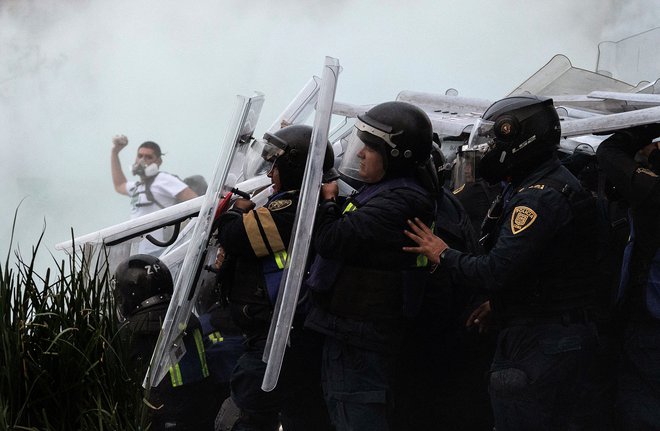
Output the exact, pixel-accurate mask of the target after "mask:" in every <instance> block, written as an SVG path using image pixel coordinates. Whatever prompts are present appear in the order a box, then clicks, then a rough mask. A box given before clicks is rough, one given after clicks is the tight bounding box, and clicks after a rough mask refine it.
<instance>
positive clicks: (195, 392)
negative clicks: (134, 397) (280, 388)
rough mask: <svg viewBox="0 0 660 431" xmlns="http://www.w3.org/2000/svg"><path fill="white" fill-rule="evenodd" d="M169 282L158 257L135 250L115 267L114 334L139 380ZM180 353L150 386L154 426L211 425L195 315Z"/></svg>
mask: <svg viewBox="0 0 660 431" xmlns="http://www.w3.org/2000/svg"><path fill="white" fill-rule="evenodd" d="M173 288H174V284H173V282H172V275H171V274H170V271H169V269H168V268H167V266H166V265H165V264H164V263H163V262H161V261H160V260H159V259H157V258H155V257H153V256H150V255H146V254H137V255H133V256H131V257H129V258H128V259H127V260H125V261H123V262H121V263H120V264H119V265H118V266H117V269H116V272H115V289H116V291H115V295H116V297H117V302H118V309H117V313H118V316H119V318H120V320H121V322H122V325H121V327H120V329H119V337H120V339H121V340H122V343H123V345H124V346H125V348H126V354H127V358H126V359H127V360H128V362H127V363H128V367H127V368H128V370H129V373H131V377H132V378H133V380H134V381H136V382H137V383H138V384H141V383H142V380H143V379H144V376H145V373H146V372H147V368H148V366H149V360H150V359H151V356H152V354H153V350H154V347H155V345H156V342H157V340H158V335H159V333H160V330H161V326H162V323H163V320H164V319H165V314H166V313H167V308H168V306H169V302H170V298H171V297H172V292H173ZM183 340H184V344H185V347H186V352H187V353H186V354H185V355H184V356H183V357H182V358H181V360H180V361H179V363H178V364H175V365H173V366H172V367H171V369H170V371H169V374H168V376H166V377H165V378H164V379H163V380H162V381H161V382H160V383H159V384H158V386H156V387H154V388H152V389H151V393H150V394H149V398H148V400H149V404H150V406H153V408H151V407H150V410H149V415H148V416H149V419H150V421H151V428H150V429H154V430H165V429H168V430H193V429H194V430H212V429H213V420H214V418H215V412H216V411H217V406H218V405H219V401H220V400H219V399H218V397H217V396H216V394H215V386H214V385H213V383H212V382H211V380H210V378H209V370H208V367H207V363H206V355H205V351H204V343H203V340H202V334H201V328H200V324H199V321H198V320H197V318H195V316H191V318H190V321H189V324H188V329H187V331H186V334H185V336H184V339H183Z"/></svg>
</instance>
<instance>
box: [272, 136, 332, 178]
mask: <svg viewBox="0 0 660 431" xmlns="http://www.w3.org/2000/svg"><path fill="white" fill-rule="evenodd" d="M311 140H312V128H311V127H310V126H306V125H292V126H286V127H283V128H282V129H280V130H278V131H277V132H275V133H269V132H266V133H265V134H264V141H265V142H264V147H263V151H262V157H263V158H264V159H265V160H266V161H269V162H273V164H274V166H276V167H277V169H278V171H279V175H280V181H281V182H282V190H297V189H299V188H300V186H301V185H302V179H303V174H304V173H305V164H306V162H307V154H308V152H309V146H310V143H311ZM334 163H335V155H334V151H333V150H332V146H331V145H330V143H329V142H328V143H327V145H326V149H325V158H324V159H323V182H329V181H333V180H336V179H337V178H338V177H339V175H338V173H337V171H336V170H335V169H334Z"/></svg>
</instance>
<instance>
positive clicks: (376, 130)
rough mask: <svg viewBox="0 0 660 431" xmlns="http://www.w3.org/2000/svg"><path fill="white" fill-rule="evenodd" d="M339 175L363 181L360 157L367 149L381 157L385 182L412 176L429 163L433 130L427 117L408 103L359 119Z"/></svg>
mask: <svg viewBox="0 0 660 431" xmlns="http://www.w3.org/2000/svg"><path fill="white" fill-rule="evenodd" d="M355 129H356V130H355V132H354V135H353V136H352V140H351V141H350V142H349V144H348V147H347V149H346V152H345V154H344V159H343V160H342V165H341V166H340V171H341V172H342V173H343V174H345V175H347V176H349V177H351V178H355V179H358V180H359V179H360V178H359V175H358V174H357V173H358V172H359V168H358V166H359V160H358V159H357V154H358V153H359V151H360V150H361V149H362V147H363V146H364V145H367V146H369V147H371V148H373V149H375V150H376V151H378V152H379V153H380V155H381V156H382V158H383V167H384V168H385V178H393V177H401V176H407V175H413V174H414V172H415V169H416V168H418V167H419V166H420V165H424V164H425V163H426V162H427V161H428V160H429V155H430V153H431V144H432V142H433V127H432V125H431V120H430V119H429V117H428V115H426V113H425V112H424V111H423V110H422V109H420V108H418V107H417V106H415V105H412V104H410V103H406V102H398V101H397V102H385V103H381V104H379V105H376V106H374V107H373V108H371V109H370V110H368V111H367V112H366V113H364V114H362V115H358V118H357V121H356V122H355Z"/></svg>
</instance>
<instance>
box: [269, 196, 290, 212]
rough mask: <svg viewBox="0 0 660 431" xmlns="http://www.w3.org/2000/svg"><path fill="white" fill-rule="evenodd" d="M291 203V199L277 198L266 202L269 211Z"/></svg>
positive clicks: (285, 206) (280, 208)
mask: <svg viewBox="0 0 660 431" xmlns="http://www.w3.org/2000/svg"><path fill="white" fill-rule="evenodd" d="M291 204H293V201H292V200H291V199H278V200H276V201H273V202H271V203H269V204H268V210H269V211H279V210H283V209H284V208H288V207H290V206H291Z"/></svg>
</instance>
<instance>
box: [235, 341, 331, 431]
mask: <svg viewBox="0 0 660 431" xmlns="http://www.w3.org/2000/svg"><path fill="white" fill-rule="evenodd" d="M290 340H291V347H289V348H287V350H286V353H285V355H284V362H283V363H282V370H281V372H280V377H279V380H278V383H277V386H276V388H275V389H274V390H273V391H271V392H264V391H263V390H262V389H261V383H262V381H263V378H264V373H265V371H266V364H265V363H264V362H263V361H262V356H263V352H264V345H265V341H264V342H262V343H258V344H257V345H256V346H253V347H251V348H249V349H248V351H247V352H246V353H244V354H243V355H242V356H241V357H240V358H239V360H238V363H237V364H236V368H235V369H234V372H233V373H232V378H231V396H232V399H233V400H234V402H235V403H236V405H237V406H238V407H239V408H240V409H241V412H242V415H241V418H240V419H239V420H238V422H237V423H236V424H235V425H234V428H233V430H234V431H246V430H250V431H273V430H277V427H278V424H279V423H280V422H281V424H282V427H283V428H284V430H285V431H309V430H314V431H317V430H318V431H327V430H331V429H332V428H331V425H330V419H329V417H328V412H327V409H326V406H325V403H324V401H323V393H322V390H321V347H322V344H321V343H322V337H321V336H320V335H319V334H317V333H315V332H313V331H307V330H304V329H297V330H295V331H293V332H292V333H291V336H290Z"/></svg>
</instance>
